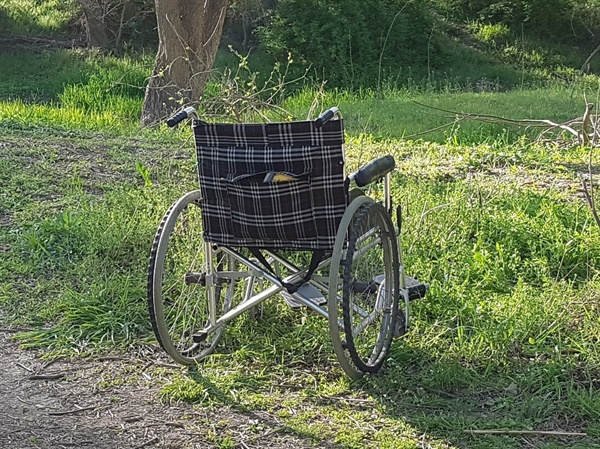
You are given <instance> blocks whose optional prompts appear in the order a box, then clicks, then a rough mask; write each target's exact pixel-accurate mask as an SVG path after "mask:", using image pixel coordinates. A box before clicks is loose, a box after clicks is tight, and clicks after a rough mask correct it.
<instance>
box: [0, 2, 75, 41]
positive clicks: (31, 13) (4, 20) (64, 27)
mask: <svg viewBox="0 0 600 449" xmlns="http://www.w3.org/2000/svg"><path fill="white" fill-rule="evenodd" d="M77 14H78V5H77V2H75V1H72V0H66V1H64V0H63V1H58V0H40V1H31V0H0V36H2V35H5V36H14V35H37V36H50V37H59V36H61V35H65V34H67V33H68V24H69V23H72V22H74V21H75V19H76V17H77Z"/></svg>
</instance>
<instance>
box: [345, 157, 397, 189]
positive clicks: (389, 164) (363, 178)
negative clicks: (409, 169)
mask: <svg viewBox="0 0 600 449" xmlns="http://www.w3.org/2000/svg"><path fill="white" fill-rule="evenodd" d="M395 167H396V161H395V160H394V158H393V156H390V155H389V154H388V155H387V156H383V157H380V158H378V159H375V160H373V161H371V162H369V163H368V164H367V165H364V166H363V167H361V168H360V170H358V171H357V172H356V173H354V175H353V178H354V182H356V185H357V186H358V187H364V186H366V185H367V184H369V183H371V182H373V181H375V180H376V179H378V178H380V177H382V176H384V175H386V174H388V173H389V172H391V171H392V170H393V169H394V168H395Z"/></svg>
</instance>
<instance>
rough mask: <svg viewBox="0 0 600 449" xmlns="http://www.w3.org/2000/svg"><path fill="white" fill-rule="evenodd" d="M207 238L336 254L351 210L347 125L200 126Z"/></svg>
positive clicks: (198, 147) (196, 128)
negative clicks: (341, 224) (341, 228)
mask: <svg viewBox="0 0 600 449" xmlns="http://www.w3.org/2000/svg"><path fill="white" fill-rule="evenodd" d="M194 135H195V140H196V150H197V153H198V176H199V182H200V190H201V192H202V201H201V207H202V219H203V225H204V238H205V239H206V241H208V242H212V243H217V244H221V245H228V246H236V247H244V246H250V247H262V248H279V249H302V250H314V249H331V248H332V247H333V243H334V240H335V236H336V232H337V228H338V224H339V221H340V219H341V217H342V215H343V214H344V211H345V209H346V205H347V184H346V177H345V171H344V153H343V143H344V130H343V122H342V120H331V121H329V122H327V123H325V124H324V125H323V126H321V127H317V126H316V125H315V123H314V122H312V121H302V122H284V123H265V124H214V123H204V122H200V121H196V122H195V123H194Z"/></svg>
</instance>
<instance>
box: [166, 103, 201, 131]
mask: <svg viewBox="0 0 600 449" xmlns="http://www.w3.org/2000/svg"><path fill="white" fill-rule="evenodd" d="M195 113H196V108H194V107H193V106H189V107H187V108H185V109H183V110H182V111H179V112H178V113H177V114H175V115H173V116H172V117H170V118H169V119H168V120H167V126H168V127H169V128H173V127H175V126H176V125H178V124H179V123H180V122H181V121H182V120H185V119H186V118H188V117H190V116H191V115H193V114H195Z"/></svg>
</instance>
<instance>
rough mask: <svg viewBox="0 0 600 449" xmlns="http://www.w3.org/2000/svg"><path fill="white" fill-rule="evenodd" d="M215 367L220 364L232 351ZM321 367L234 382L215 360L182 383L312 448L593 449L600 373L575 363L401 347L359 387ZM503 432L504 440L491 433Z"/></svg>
mask: <svg viewBox="0 0 600 449" xmlns="http://www.w3.org/2000/svg"><path fill="white" fill-rule="evenodd" d="M218 357H219V358H222V359H223V361H224V362H225V364H227V362H226V360H227V359H228V358H231V357H235V351H234V352H232V353H231V354H229V355H222V356H218ZM213 362H214V361H213ZM320 363H322V365H321V366H320V367H318V366H316V365H314V366H311V365H309V364H302V363H292V364H288V363H286V362H283V363H281V364H280V363H276V362H275V361H273V365H272V366H271V369H269V368H265V367H264V366H263V367H262V369H260V370H256V369H255V368H256V367H255V366H253V364H252V363H251V362H249V363H248V366H247V369H243V367H241V366H238V369H239V371H238V372H237V373H235V374H232V371H230V369H229V368H231V367H228V368H226V369H224V370H222V368H220V367H218V364H219V360H217V363H216V364H214V363H211V366H210V367H208V368H209V369H208V371H207V375H204V374H202V372H203V371H204V369H203V367H202V365H201V366H200V367H199V368H197V369H194V370H190V371H189V376H190V379H191V380H192V381H193V382H194V383H196V384H197V385H199V386H201V388H202V389H203V390H204V391H205V394H206V396H207V397H210V403H211V404H213V405H217V406H224V407H228V408H230V409H232V410H235V411H236V412H239V413H242V414H244V415H246V416H248V417H249V419H259V420H263V419H265V416H271V417H272V419H274V420H275V422H277V423H278V426H279V427H277V428H278V430H277V431H278V432H281V433H282V434H286V435H291V436H294V437H295V438H299V439H300V440H302V441H305V442H306V443H307V444H308V445H310V446H313V447H336V448H344V449H350V448H359V447H393V448H395V447H399V448H404V447H406V448H412V447H431V448H450V447H458V448H501V447H502V448H515V449H516V448H524V447H539V448H546V449H550V448H567V447H568V448H580V449H584V448H588V449H591V448H600V425H598V423H599V422H600V409H599V408H598V404H600V381H598V378H599V374H600V373H599V372H598V371H594V370H590V369H587V368H586V366H585V365H584V364H582V363H579V362H577V361H576V360H574V361H573V362H572V363H562V362H559V361H555V360H552V359H551V358H550V357H545V356H538V357H533V356H532V357H526V356H524V355H516V356H515V359H514V362H511V363H510V364H506V365H492V364H487V365H486V364H485V363H484V362H483V361H482V362H481V364H479V365H477V364H474V363H472V362H471V363H469V362H467V361H464V360H458V359H453V358H449V357H445V356H443V355H442V356H440V357H436V356H434V355H432V354H431V353H428V352H427V351H423V350H422V349H420V348H415V347H413V346H411V345H410V342H408V343H407V344H404V345H403V344H398V343H396V345H395V346H394V347H393V351H392V354H391V356H390V358H389V359H388V361H387V362H386V364H385V365H384V368H383V369H382V371H381V372H380V373H379V374H376V375H370V376H365V377H364V378H362V379H360V380H358V381H349V380H348V379H347V378H345V377H344V375H343V374H342V373H341V370H340V369H339V368H338V367H337V363H336V362H335V361H334V360H333V358H330V359H329V360H328V361H327V360H321V361H320ZM215 367H217V368H216V369H215ZM219 373H221V374H219ZM222 373H225V374H224V375H223V374H222ZM219 375H223V377H221V378H219V377H218V376H219ZM232 376H233V377H235V379H232ZM311 379H312V380H311ZM259 398H260V399H259ZM290 410H293V411H292V412H290ZM266 412H268V413H267V415H265V413H266ZM257 414H258V416H257ZM501 430H508V431H509V432H506V433H499V434H494V433H493V432H494V431H501ZM473 431H475V432H473ZM522 431H523V433H519V432H522ZM511 432H513V433H511ZM536 432H559V434H555V435H549V434H543V433H536ZM560 433H562V434H560ZM580 433H587V435H588V436H587V437H585V436H581V435H578V434H580Z"/></svg>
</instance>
